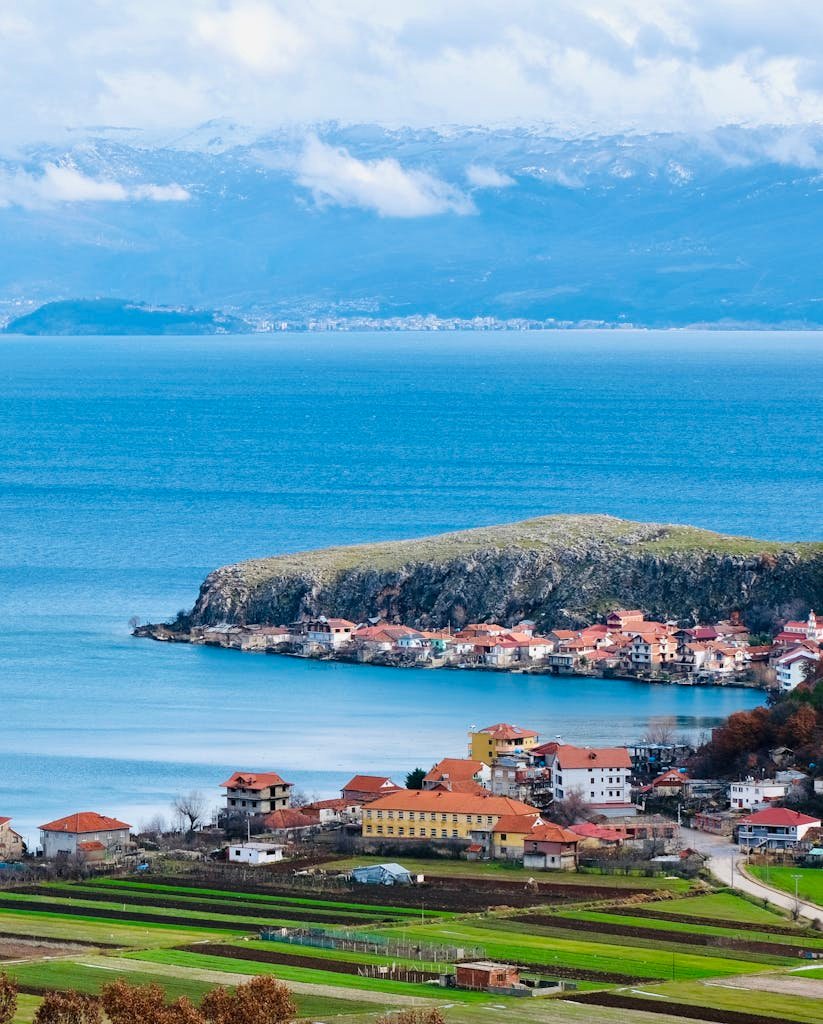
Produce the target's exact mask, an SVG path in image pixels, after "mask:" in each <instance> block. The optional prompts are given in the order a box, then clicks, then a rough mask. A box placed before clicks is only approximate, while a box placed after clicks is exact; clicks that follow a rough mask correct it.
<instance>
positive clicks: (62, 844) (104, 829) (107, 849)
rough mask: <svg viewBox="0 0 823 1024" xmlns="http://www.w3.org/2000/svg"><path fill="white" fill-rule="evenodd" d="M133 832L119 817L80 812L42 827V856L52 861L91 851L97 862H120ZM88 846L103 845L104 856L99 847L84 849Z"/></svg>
mask: <svg viewBox="0 0 823 1024" xmlns="http://www.w3.org/2000/svg"><path fill="white" fill-rule="evenodd" d="M130 829H131V825H127V824H126V822H124V821H119V820H118V819H117V818H109V817H107V816H106V815H105V814H97V812H96V811H79V812H78V813H76V814H68V815H66V817H65V818H58V819H57V820H56V821H50V822H48V823H47V824H45V825H41V826H40V845H41V846H42V847H43V856H44V857H46V858H48V859H52V860H53V859H56V858H59V857H78V856H80V857H84V856H85V855H87V854H88V853H90V852H93V853H94V859H95V860H118V859H119V858H120V857H122V855H123V854H124V853H125V852H126V850H127V849H128V845H129V830H130ZM88 843H100V844H101V845H102V847H103V850H102V854H101V852H100V850H99V849H97V848H96V847H88V846H85V847H84V844H88Z"/></svg>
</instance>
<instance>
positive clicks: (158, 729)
mask: <svg viewBox="0 0 823 1024" xmlns="http://www.w3.org/2000/svg"><path fill="white" fill-rule="evenodd" d="M821 371H823V343H822V342H821V339H820V336H819V335H815V334H790V333H784V334H768V333H751V334H750V333H745V332H739V333H728V334H723V333H718V332H707V333H696V332H682V331H681V332H628V331H625V332H624V331H610V332H543V333H535V334H526V333H493V334H480V333H471V334H456V333H455V334H444V335H412V334H389V333H385V334H383V333H380V334H369V335H354V334H352V335H348V334H322V335H321V334H313V335H288V334H286V335H275V336H251V337H249V336H245V337H239V338H231V337H207V338H150V339H149V338H115V339H101V338H90V339H68V338H61V339H44V338H25V339H23V338H13V337H7V338H4V339H3V340H2V341H0V391H1V392H2V403H0V430H2V448H1V449H0V503H1V506H0V507H1V508H2V517H3V518H2V522H3V532H2V540H0V625H1V626H2V628H1V629H0V673H1V674H0V724H1V725H2V731H0V779H1V780H2V783H0V814H11V815H13V817H14V823H15V824H16V825H17V827H18V828H19V829H20V830H21V831H23V832H24V834H26V835H27V836H28V837H29V838H30V839H31V840H36V826H37V825H38V824H39V823H40V822H42V821H46V820H49V819H50V818H52V817H56V816H58V815H62V814H64V813H68V812H70V811H75V810H86V809H88V810H91V809H95V810H100V811H102V812H105V813H110V814H116V815H119V816H121V817H125V819H126V820H127V821H130V822H132V823H133V824H139V823H140V822H141V821H143V820H145V819H146V818H148V817H149V816H150V815H151V814H152V813H153V812H154V811H156V810H161V811H162V810H167V808H168V804H169V802H170V800H171V798H172V797H173V795H174V794H175V793H178V792H181V791H185V790H189V789H193V788H197V789H203V790H204V791H206V792H207V793H208V796H209V798H210V800H212V801H213V802H214V803H215V804H216V803H217V800H218V797H219V790H218V788H217V784H218V783H219V782H220V781H222V778H223V777H225V774H226V773H227V772H229V771H230V770H233V769H234V768H247V769H264V768H270V769H274V770H279V771H281V773H282V774H284V775H286V776H287V777H289V778H290V779H292V780H293V781H295V782H296V783H297V785H298V786H299V787H300V788H301V789H303V790H305V791H306V792H307V793H309V794H314V793H317V794H319V795H329V794H331V793H332V792H333V791H334V790H335V789H336V788H337V787H339V785H340V783H341V782H343V781H345V779H346V778H347V777H348V776H349V775H350V774H352V773H353V772H354V771H355V770H365V771H369V770H373V771H381V772H386V773H389V774H393V775H394V776H395V777H396V778H397V781H401V779H400V778H399V776H401V775H402V774H403V773H404V772H405V771H407V770H408V769H409V768H411V767H414V766H415V765H418V764H419V765H422V766H423V767H428V766H429V765H430V764H431V763H432V762H433V761H434V760H435V759H436V758H438V757H440V756H442V755H446V754H449V755H460V754H461V753H463V751H464V749H465V742H466V730H467V729H468V727H469V726H470V725H472V724H477V725H481V726H482V725H487V724H490V723H491V722H495V721H499V720H509V721H514V722H517V723H518V724H521V725H526V726H532V727H534V728H535V729H538V730H539V731H540V732H541V735H544V736H546V737H548V738H552V737H554V736H556V735H562V736H563V738H564V739H565V740H567V741H568V742H579V743H584V742H606V741H609V742H611V741H627V742H628V741H631V740H634V739H637V738H639V736H640V735H641V734H642V732H643V731H644V729H645V727H646V725H647V723H648V721H649V719H650V718H653V717H658V716H666V715H674V716H675V717H676V718H677V721H678V727H679V729H680V731H682V732H688V733H690V734H691V735H695V734H696V733H699V732H700V731H702V730H704V729H706V728H708V727H710V726H711V725H712V724H715V723H716V722H717V721H719V720H720V719H721V718H722V717H723V716H725V715H726V714H728V713H729V712H731V711H733V710H735V709H738V708H743V707H750V706H753V705H754V704H755V703H757V702H758V696H759V695H757V694H754V693H751V692H748V691H743V690H738V689H715V690H705V689H698V688H686V687H664V686H653V687H650V686H645V685H642V684H638V683H633V682H626V681H611V682H601V681H594V680H576V679H570V680H563V679H547V678H545V677H535V678H532V679H527V678H524V677H522V676H509V675H497V674H485V673H461V672H426V671H423V670H410V671H392V670H387V669H378V668H373V667H358V666H350V665H339V664H326V663H323V664H317V663H307V662H302V661H297V660H294V659H285V658H276V657H266V656H262V655H261V656H256V655H243V654H238V653H236V652H225V651H217V650H207V649H204V648H198V647H184V646H174V647H171V646H166V645H161V644H156V643H152V642H150V641H145V640H143V641H140V640H135V639H133V638H131V637H130V636H129V635H128V628H127V622H128V619H129V618H130V616H132V615H139V616H140V617H141V618H142V619H144V620H145V619H151V620H155V619H162V618H166V617H169V616H172V615H173V614H174V613H175V612H176V611H177V610H178V609H179V608H182V607H189V606H191V604H192V603H193V600H194V597H195V595H196V591H197V587H198V585H199V583H200V582H201V580H202V578H203V576H204V575H205V574H206V573H207V572H208V571H209V570H210V569H212V568H214V567H215V566H217V565H220V564H223V563H225V562H232V561H236V560H238V559H242V558H247V557H252V556H258V555H265V554H274V553H277V552H284V551H293V550H299V549H302V548H306V547H313V546H321V545H326V544H332V543H334V544H337V543H348V542H352V543H353V542H359V541H368V540H376V539H379V538H400V537H413V536H421V535H424V534H427V533H432V532H439V531H442V530H450V529H458V528H463V527H468V526H480V525H487V524H490V523H496V522H504V521H509V520H515V519H521V518H526V517H529V516H534V515H543V514H547V513H551V512H608V513H611V514H614V515H619V516H625V517H628V518H635V519H644V520H656V521H667V522H672V521H675V522H687V523H692V524H695V525H698V526H705V527H709V528H712V529H717V530H723V531H728V532H738V533H747V534H752V535H757V536H760V537H763V538H770V539H772V538H783V539H818V538H819V536H820V533H821V521H820V513H819V510H820V507H821V504H823V476H821V472H820V469H819V463H818V460H817V459H816V458H815V457H814V454H813V453H814V452H815V451H816V450H817V447H818V446H819V424H820V423H821V422H823V393H821V389H820V385H819V381H820V379H821Z"/></svg>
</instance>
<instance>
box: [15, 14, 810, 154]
mask: <svg viewBox="0 0 823 1024" xmlns="http://www.w3.org/2000/svg"><path fill="white" fill-rule="evenodd" d="M821 52H823V7H821V5H819V4H813V3H809V2H808V0H784V2H783V3H781V4H779V5H777V4H774V3H773V2H772V0H729V2H726V3H722V4H718V3H714V2H712V0H658V2H655V3H648V2H646V0H509V2H507V3H505V4H503V3H500V2H499V0H452V2H451V3H449V4H443V3H442V2H441V0H392V2H391V3H386V2H384V0H348V2H346V3H340V2H339V0H176V2H175V3H172V4H170V3H168V2H167V0H162V2H161V0H119V2H118V3H116V4H112V3H109V2H108V0H62V2H61V3H59V4H57V3H55V2H54V0H24V2H23V3H21V4H17V5H14V6H13V8H12V7H11V6H8V7H7V9H6V10H4V11H2V12H0V95H4V96H5V97H6V102H5V103H4V126H3V139H2V144H3V146H4V147H6V148H8V147H9V146H11V145H14V144H22V143H26V142H32V141H41V140H48V141H51V142H60V141H61V140H65V139H66V131H67V129H69V130H71V129H74V130H77V129H83V130H85V129H87V128H88V127H89V126H98V127H99V126H102V125H106V126H118V127H122V128H128V129H131V130H138V131H141V132H144V133H146V135H147V137H148V136H151V137H153V138H155V139H157V138H161V139H163V141H166V142H168V141H171V140H172V139H173V138H174V137H175V135H176V134H177V133H179V132H181V131H184V130H185V129H186V128H188V127H190V126H192V125H195V124H198V123H201V122H203V121H206V120H208V119H210V118H213V117H215V116H221V117H228V118H232V119H235V120H239V121H242V122H244V123H248V124H250V125H252V126H253V127H254V129H255V130H257V131H258V132H261V131H266V130H270V129H272V128H274V127H278V126H282V125H288V124H302V123H315V122H326V121H331V120H338V121H341V122H345V123H352V122H364V123H379V124H384V125H390V126H400V125H406V126H416V127H422V126H442V125H447V124H464V125H485V126H490V125H500V124H514V123H519V124H531V123H536V122H541V123H547V124H551V125H552V126H553V127H554V129H555V130H556V131H558V132H559V133H561V134H579V133H581V132H589V131H593V132H599V133H614V132H618V131H627V130H636V131H642V132H648V131H660V130H674V131H690V132H692V131H693V132H701V131H706V130H710V129H712V128H714V127H717V126H719V125H724V124H732V123H744V124H748V125H762V124H784V125H791V124H806V123H812V122H816V121H823V64H822V63H821V59H820V54H821Z"/></svg>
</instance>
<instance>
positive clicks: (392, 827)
mask: <svg viewBox="0 0 823 1024" xmlns="http://www.w3.org/2000/svg"><path fill="white" fill-rule="evenodd" d="M386 832H387V833H388V834H389V835H390V836H393V835H394V825H389V827H388V828H387V829H386Z"/></svg>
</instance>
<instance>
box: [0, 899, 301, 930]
mask: <svg viewBox="0 0 823 1024" xmlns="http://www.w3.org/2000/svg"><path fill="white" fill-rule="evenodd" d="M2 898H3V899H4V900H5V899H9V900H14V901H15V902H16V903H17V902H19V903H20V904H21V906H25V907H27V908H29V909H31V910H32V911H33V912H34V911H36V910H37V907H38V906H40V905H45V906H48V907H53V906H72V907H80V908H82V909H88V910H91V911H94V912H95V915H94V916H97V917H105V916H106V912H107V911H125V912H126V913H129V914H156V915H158V916H160V917H180V916H181V915H182V916H185V918H186V919H187V920H189V921H191V922H192V925H195V924H196V922H197V921H216V922H217V926H218V927H220V926H223V925H225V927H226V929H227V930H229V931H235V932H244V931H255V930H258V929H260V928H263V927H266V926H267V925H275V926H278V927H280V926H283V927H294V926H297V927H300V926H304V925H305V924H306V923H307V922H305V921H295V920H293V919H292V918H289V917H274V916H272V917H271V918H261V917H243V916H242V914H237V915H234V914H211V913H209V912H208V911H206V910H179V909H174V908H172V907H163V906H157V907H154V906H151V907H147V906H142V905H139V904H131V903H108V902H105V903H104V902H102V901H100V900H84V899H74V898H72V897H68V898H63V897H59V896H30V895H28V894H26V893H18V892H4V893H3V897H2ZM0 909H6V908H0ZM57 912H58V911H55V913H57ZM89 916H92V915H89Z"/></svg>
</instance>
